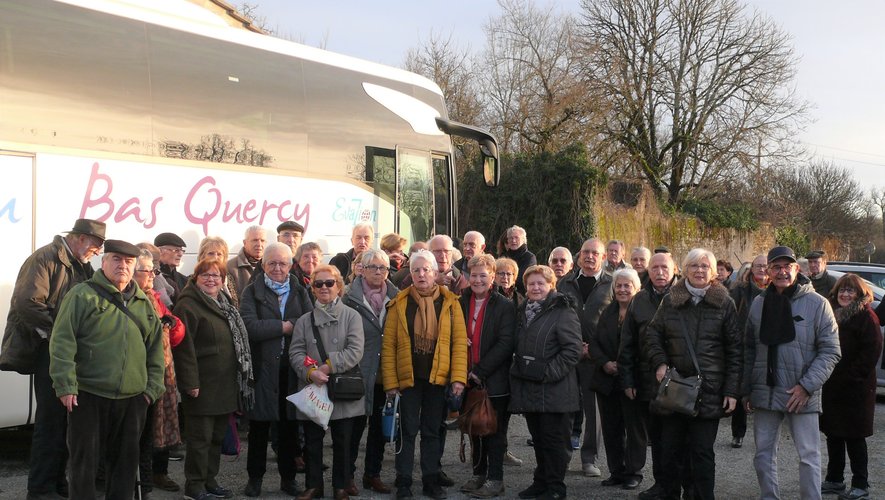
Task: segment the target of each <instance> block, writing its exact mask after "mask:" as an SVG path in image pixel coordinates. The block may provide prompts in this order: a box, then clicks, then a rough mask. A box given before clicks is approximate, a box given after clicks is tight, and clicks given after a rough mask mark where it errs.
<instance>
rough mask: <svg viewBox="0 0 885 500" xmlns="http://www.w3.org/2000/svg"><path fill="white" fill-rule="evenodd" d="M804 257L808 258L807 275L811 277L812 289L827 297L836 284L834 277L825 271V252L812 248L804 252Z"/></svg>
mask: <svg viewBox="0 0 885 500" xmlns="http://www.w3.org/2000/svg"><path fill="white" fill-rule="evenodd" d="M805 258H806V259H808V277H809V278H811V285H812V286H813V287H814V291H815V292H817V293H819V294H821V295H822V296H824V297H829V296H830V291H832V290H833V286H834V285H835V284H836V277H835V276H832V275H830V273H828V272H827V252H824V251H823V250H813V251H811V252H808V253H807V254H805Z"/></svg>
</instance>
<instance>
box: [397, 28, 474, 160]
mask: <svg viewBox="0 0 885 500" xmlns="http://www.w3.org/2000/svg"><path fill="white" fill-rule="evenodd" d="M403 67H404V68H405V69H406V70H408V71H412V72H414V73H418V74H419V75H423V76H425V77H427V78H429V79H430V80H433V81H434V82H436V84H437V85H439V87H440V89H441V90H442V92H443V97H444V98H445V101H446V107H447V108H448V109H447V111H448V114H449V117H450V118H451V119H453V120H457V121H459V122H463V123H470V124H475V123H478V122H479V117H480V115H481V113H482V103H481V102H480V99H479V97H478V92H479V91H478V88H477V82H476V69H475V64H474V62H473V59H472V57H471V55H470V49H469V48H461V47H459V46H457V45H456V44H455V43H454V42H453V41H452V36H451V34H450V35H449V36H448V37H443V36H441V35H439V34H437V33H433V32H431V34H430V37H429V38H428V39H427V40H425V41H424V42H422V43H421V44H420V45H419V46H418V47H417V48H413V49H411V50H409V52H408V54H407V55H406V60H405V63H404V64H403ZM452 140H453V141H454V144H455V147H456V149H457V152H458V158H457V161H456V162H455V165H456V166H458V168H459V172H460V170H461V169H462V168H463V167H464V166H465V165H467V164H468V163H469V159H470V158H473V157H474V156H475V155H476V154H478V150H477V146H476V142H475V141H472V140H467V139H464V138H461V137H453V138H452Z"/></svg>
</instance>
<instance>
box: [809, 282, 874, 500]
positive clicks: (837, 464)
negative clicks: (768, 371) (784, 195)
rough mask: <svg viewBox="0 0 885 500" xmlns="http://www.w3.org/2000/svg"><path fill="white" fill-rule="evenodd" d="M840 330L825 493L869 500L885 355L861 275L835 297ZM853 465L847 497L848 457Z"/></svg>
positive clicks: (825, 397) (827, 421)
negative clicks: (870, 443) (870, 452)
mask: <svg viewBox="0 0 885 500" xmlns="http://www.w3.org/2000/svg"><path fill="white" fill-rule="evenodd" d="M829 298H830V305H832V306H833V313H834V314H835V316H836V321H837V323H838V324H839V346H840V347H841V348H842V359H840V360H839V363H838V364H836V368H835V369H834V370H833V374H832V375H830V378H829V379H828V380H827V381H826V383H825V384H824V388H823V393H822V396H821V400H822V401H821V403H822V405H823V413H822V414H821V416H820V430H821V431H823V433H824V435H825V436H826V437H827V455H828V456H829V462H828V463H827V475H826V478H825V479H824V482H823V485H822V487H821V491H823V493H831V494H832V493H839V494H840V495H839V498H847V499H852V500H857V499H861V498H869V497H870V496H869V495H870V493H869V488H870V483H869V472H868V467H867V461H868V456H867V443H866V438H867V437H869V436H872V435H873V414H874V413H875V409H876V362H877V361H878V359H879V353H881V352H882V334H881V331H880V329H879V319H878V317H876V313H874V312H873V309H872V308H871V307H870V303H871V302H872V301H873V292H872V291H871V290H870V287H869V286H868V285H867V284H866V283H864V281H863V280H862V279H860V278H859V277H858V276H857V275H855V274H851V273H848V274H845V275H844V276H842V277H841V278H839V281H837V282H836V284H835V285H834V286H833V290H832V291H831V292H830V297H829ZM846 450H847V451H848V458H849V459H850V460H851V489H849V490H848V491H847V492H845V491H844V490H845V481H844V480H845V452H846Z"/></svg>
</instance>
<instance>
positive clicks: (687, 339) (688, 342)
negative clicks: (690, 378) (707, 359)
mask: <svg viewBox="0 0 885 500" xmlns="http://www.w3.org/2000/svg"><path fill="white" fill-rule="evenodd" d="M679 322H680V323H682V335H684V336H685V343H686V345H688V353H689V354H691V362H692V363H694V369H695V371H696V372H697V374H698V377H700V376H701V369H700V367H699V366H698V357H697V356H696V355H695V353H694V342H692V341H691V336H689V335H688V326H687V325H686V324H685V317H684V316H683V315H682V314H679Z"/></svg>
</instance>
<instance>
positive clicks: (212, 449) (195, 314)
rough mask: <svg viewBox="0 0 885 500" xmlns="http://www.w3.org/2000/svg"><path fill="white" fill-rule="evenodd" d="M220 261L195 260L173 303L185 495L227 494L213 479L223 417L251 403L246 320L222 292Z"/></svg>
mask: <svg viewBox="0 0 885 500" xmlns="http://www.w3.org/2000/svg"><path fill="white" fill-rule="evenodd" d="M226 273H227V271H226V270H225V265H224V261H222V260H217V259H214V258H206V259H203V260H201V261H199V262H198V263H197V265H196V267H195V268H194V274H193V276H191V278H190V279H188V282H187V285H185V287H184V289H183V290H182V291H181V296H180V297H179V298H178V301H177V302H176V304H175V309H174V313H175V315H176V316H178V317H179V318H181V321H182V322H183V323H184V325H185V329H186V332H187V333H186V334H185V336H184V340H182V342H181V344H179V345H178V347H177V348H175V349H174V350H173V356H174V358H175V373H176V375H177V382H178V389H179V391H181V394H182V395H183V400H182V408H183V410H184V415H185V420H184V438H185V441H187V455H186V458H185V462H184V477H185V480H186V481H185V486H184V493H185V495H187V496H189V497H191V498H194V499H199V500H209V499H212V498H218V497H220V498H230V496H231V495H233V492H231V490H229V489H227V488H224V487H223V486H221V485H220V484H218V481H217V480H216V476H217V475H218V468H219V463H220V460H221V442H222V440H224V434H225V432H226V431H227V426H228V417H229V415H230V414H231V413H233V412H235V411H238V410H240V411H249V410H251V408H252V403H253V401H254V394H253V392H252V387H253V377H252V356H251V352H250V351H249V337H248V334H247V332H246V325H244V324H243V320H242V318H241V317H240V313H239V312H238V311H237V308H236V307H234V305H233V304H231V302H230V299H229V298H228V296H227V295H226V294H225V293H223V292H222V288H223V287H224V276H225V275H226Z"/></svg>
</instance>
